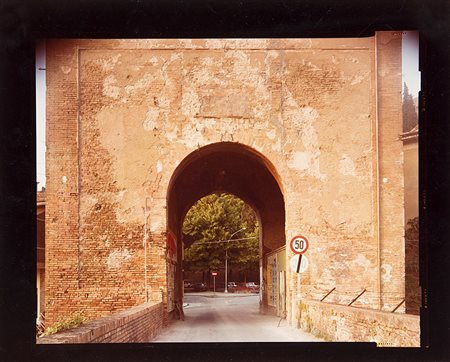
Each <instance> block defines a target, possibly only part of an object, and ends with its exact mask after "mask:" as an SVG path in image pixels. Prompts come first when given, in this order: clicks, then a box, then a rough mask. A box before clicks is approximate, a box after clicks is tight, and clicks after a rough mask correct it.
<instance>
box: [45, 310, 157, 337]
mask: <svg viewBox="0 0 450 362" xmlns="http://www.w3.org/2000/svg"><path fill="white" fill-rule="evenodd" d="M163 315H164V307H163V304H162V303H146V304H142V305H139V306H137V307H134V308H131V309H128V310H126V311H124V312H120V313H116V314H113V315H111V316H109V317H104V318H101V319H98V320H96V321H94V322H90V323H87V324H84V325H82V326H80V327H78V328H73V329H70V330H67V331H62V332H59V333H56V334H53V335H50V336H46V337H41V338H38V339H37V340H36V342H37V343H38V344H57V343H140V342H150V341H151V340H153V339H154V338H155V337H156V336H157V335H158V333H159V332H160V331H161V329H162V328H163V326H164V320H163Z"/></svg>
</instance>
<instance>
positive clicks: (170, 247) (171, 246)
mask: <svg viewBox="0 0 450 362" xmlns="http://www.w3.org/2000/svg"><path fill="white" fill-rule="evenodd" d="M175 240H176V239H175V236H174V235H173V233H172V232H171V231H169V232H168V233H167V251H168V253H169V256H170V257H172V258H175V257H176V255H177V243H176V241H175Z"/></svg>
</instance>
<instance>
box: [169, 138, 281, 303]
mask: <svg viewBox="0 0 450 362" xmlns="http://www.w3.org/2000/svg"><path fill="white" fill-rule="evenodd" d="M212 192H228V193H231V194H234V195H236V196H237V197H239V198H241V199H242V200H244V201H245V202H246V203H248V204H249V205H250V206H251V207H252V208H253V209H254V210H255V211H256V213H257V215H258V217H259V220H260V228H261V229H260V238H261V248H260V249H261V252H260V257H261V260H262V262H261V263H260V264H261V265H260V266H262V267H263V268H264V265H263V263H264V261H265V260H266V259H265V255H266V254H267V253H269V252H271V251H273V250H276V249H278V248H280V247H281V246H283V245H285V206H284V197H283V191H282V186H281V180H280V177H279V176H278V174H277V172H276V170H275V168H274V167H273V165H272V164H271V162H270V161H269V160H268V159H267V158H266V157H264V156H263V155H262V154H260V153H259V152H257V151H255V150H254V149H252V148H250V147H248V146H245V145H242V144H239V143H232V142H220V143H214V144H210V145H208V146H205V147H202V148H199V149H198V150H196V151H194V152H192V153H191V154H189V155H188V156H187V157H186V158H185V159H184V160H183V161H182V162H181V163H180V165H179V166H178V167H177V169H176V170H175V172H174V174H173V176H172V179H171V181H170V184H169V188H168V194H167V200H168V203H167V206H168V209H167V213H168V224H167V226H168V230H169V233H170V234H173V235H174V237H175V239H176V240H177V246H178V247H177V258H176V259H177V263H176V265H177V266H178V268H176V273H175V275H174V283H173V286H174V290H173V293H174V299H175V300H181V299H182V295H183V294H182V288H183V286H182V268H181V267H180V266H181V265H182V253H181V249H182V244H181V243H182V235H181V227H182V221H183V219H184V216H185V215H186V213H187V211H188V210H189V208H190V207H191V206H192V205H193V204H194V203H195V202H196V201H197V200H199V199H200V198H202V197H203V196H206V195H208V194H210V193H212ZM169 278H170V275H169ZM170 284H171V283H170V281H169V285H170ZM263 290H265V289H264V288H263ZM170 292H171V291H170V290H169V293H170ZM264 293H265V292H264V291H263V295H262V301H263V307H264V305H265V301H266V299H267V298H265V295H264Z"/></svg>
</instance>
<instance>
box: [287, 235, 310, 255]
mask: <svg viewBox="0 0 450 362" xmlns="http://www.w3.org/2000/svg"><path fill="white" fill-rule="evenodd" d="M308 246H309V242H308V239H306V238H305V237H304V236H302V235H297V236H294V237H293V238H292V240H291V250H292V251H293V252H294V253H295V254H303V253H304V252H305V251H306V250H308Z"/></svg>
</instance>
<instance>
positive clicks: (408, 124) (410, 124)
mask: <svg viewBox="0 0 450 362" xmlns="http://www.w3.org/2000/svg"><path fill="white" fill-rule="evenodd" d="M403 87H404V90H403V107H402V110H403V132H409V131H411V130H412V129H413V128H414V127H415V126H416V125H417V124H418V118H417V111H416V106H415V105H414V99H413V96H412V95H411V94H410V93H409V90H408V86H407V85H406V83H403Z"/></svg>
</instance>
